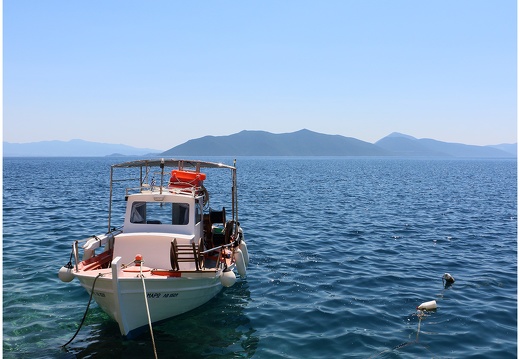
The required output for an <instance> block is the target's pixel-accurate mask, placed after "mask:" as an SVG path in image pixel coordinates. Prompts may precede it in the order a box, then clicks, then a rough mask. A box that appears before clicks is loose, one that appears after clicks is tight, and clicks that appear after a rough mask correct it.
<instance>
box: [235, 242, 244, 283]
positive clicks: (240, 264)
mask: <svg viewBox="0 0 520 359" xmlns="http://www.w3.org/2000/svg"><path fill="white" fill-rule="evenodd" d="M235 264H236V266H237V272H238V274H240V277H242V278H245V276H246V263H245V261H244V254H243V253H242V251H241V250H240V249H239V248H237V249H236V250H235Z"/></svg>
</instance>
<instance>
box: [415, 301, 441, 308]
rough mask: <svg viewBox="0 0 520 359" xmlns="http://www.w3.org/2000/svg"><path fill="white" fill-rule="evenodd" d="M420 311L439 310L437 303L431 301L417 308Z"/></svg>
mask: <svg viewBox="0 0 520 359" xmlns="http://www.w3.org/2000/svg"><path fill="white" fill-rule="evenodd" d="M417 309H419V310H434V309H437V302H436V301H435V300H430V301H429V302H424V303H422V304H421V305H419V306H418V307H417Z"/></svg>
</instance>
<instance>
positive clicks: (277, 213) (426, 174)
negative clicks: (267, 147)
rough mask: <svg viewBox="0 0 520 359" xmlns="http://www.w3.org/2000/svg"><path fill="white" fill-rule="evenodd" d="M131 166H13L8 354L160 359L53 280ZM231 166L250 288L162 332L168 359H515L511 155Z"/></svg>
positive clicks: (7, 182)
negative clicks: (116, 176)
mask: <svg viewBox="0 0 520 359" xmlns="http://www.w3.org/2000/svg"><path fill="white" fill-rule="evenodd" d="M130 159H133V158H115V157H99V158H81V157H76V158H4V159H3V246H2V247H3V258H2V265H3V266H2V269H3V271H2V273H3V348H2V350H3V353H2V354H3V357H4V358H112V359H113V358H126V359H130V358H153V357H154V345H153V341H152V338H151V335H150V333H145V334H143V335H142V336H140V337H138V338H136V339H135V340H127V339H123V338H122V337H121V335H120V333H119V329H118V325H117V324H116V323H115V322H114V321H113V320H111V319H110V318H109V317H108V316H107V315H106V314H105V313H104V312H103V311H102V310H101V309H100V308H99V307H98V306H97V304H95V303H94V302H93V303H92V304H91V305H90V307H89V309H88V310H86V309H87V304H88V302H89V295H88V294H87V292H86V291H85V290H84V289H83V288H82V287H81V286H80V285H79V282H78V281H77V280H74V281H72V282H70V283H63V282H61V281H60V280H59V279H58V276H57V273H58V270H59V269H60V267H61V266H63V265H65V264H66V263H67V262H68V261H69V258H70V251H71V244H72V242H73V241H75V240H80V239H84V238H86V237H89V236H92V235H95V234H102V233H105V232H106V230H107V212H108V197H109V186H108V184H109V174H110V165H112V164H115V163H118V162H124V161H128V160H130ZM200 159H203V160H212V161H216V162H223V163H227V164H232V163H233V158H227V157H218V158H208V157H204V158H200ZM236 160H237V162H236V166H237V168H238V196H239V208H238V210H239V221H240V223H241V225H242V227H243V229H244V238H245V240H246V242H247V246H248V250H249V254H250V263H249V267H248V272H247V278H245V279H240V280H238V281H237V283H236V284H235V285H234V286H233V287H231V288H226V289H224V290H222V291H221V292H220V293H219V294H218V295H217V296H216V297H215V298H214V299H213V300H212V301H211V302H209V303H207V304H205V305H203V306H202V307H199V308H197V309H196V310H193V311H191V312H189V313H187V314H184V315H182V316H180V317H177V318H173V319H171V320H168V321H166V322H163V323H161V324H158V325H156V326H154V328H153V334H154V342H155V350H156V352H157V356H158V358H298V359H299V358H328V359H329V358H516V357H517V354H518V342H517V339H518V336H517V334H518V326H517V325H518V322H517V310H518V309H517V308H518V307H517V299H518V297H517V293H518V292H517V286H518V276H517V264H518V256H517V253H518V252H517V248H518V242H517V235H518V217H517V183H518V182H517V161H516V159H445V158H443V159H440V158H439V159H432V158H396V157H392V158H388V157H385V158H382V157H368V158H367V157H238V158H236ZM206 182H207V183H210V182H211V177H210V176H208V179H207V180H206ZM210 195H211V191H210ZM115 196H120V198H122V196H123V194H122V193H120V194H115ZM217 197H218V196H217ZM121 202H123V201H121ZM214 202H215V201H214ZM215 205H216V204H215ZM113 222H115V223H113V224H114V225H117V224H121V223H122V221H121V220H120V219H118V218H114V219H113ZM445 273H449V274H451V276H452V277H453V278H454V279H455V282H454V283H452V284H449V283H447V282H445V281H443V275H444V274H445ZM431 300H435V301H436V303H437V308H436V310H432V311H421V310H417V307H418V306H419V305H420V304H421V303H423V302H427V301H431ZM136 310H138V309H136ZM85 313H86V316H85V320H84V323H83V324H82V325H81V328H80V323H81V321H82V318H83V317H84V315H85ZM78 328H80V330H79V332H78V334H77V336H76V337H75V339H74V340H73V341H72V342H71V343H70V344H68V345H67V346H65V347H64V346H63V345H64V344H66V343H67V342H68V341H69V340H70V339H71V338H72V337H73V335H74V333H75V332H76V331H77V330H78Z"/></svg>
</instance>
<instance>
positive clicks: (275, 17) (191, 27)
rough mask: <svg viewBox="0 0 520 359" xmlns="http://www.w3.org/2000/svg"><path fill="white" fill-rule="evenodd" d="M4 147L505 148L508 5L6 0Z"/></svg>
mask: <svg viewBox="0 0 520 359" xmlns="http://www.w3.org/2000/svg"><path fill="white" fill-rule="evenodd" d="M3 17H4V19H3V21H4V29H3V31H4V33H3V35H4V42H3V46H4V48H3V61H4V74H3V75H4V103H3V105H4V123H3V137H4V141H8V142H33V141H43V140H54V139H56V140H70V139H75V138H80V139H84V140H88V141H97V142H106V143H123V144H128V145H131V146H136V147H147V148H154V149H163V150H165V149H169V148H171V147H174V146H176V145H179V144H181V143H183V142H185V141H187V140H189V139H192V138H198V137H202V136H205V135H229V134H233V133H236V132H239V131H241V130H265V131H269V132H273V133H284V132H293V131H297V130H299V129H302V128H307V129H310V130H313V131H316V132H321V133H327V134H339V135H343V136H349V137H355V138H358V139H360V140H364V141H368V142H375V141H377V140H379V139H380V138H382V137H384V136H386V135H388V134H389V133H391V132H394V131H397V132H402V133H405V134H408V135H411V136H414V137H417V138H424V137H428V138H435V139H438V140H441V141H448V142H460V143H467V144H476V145H488V144H499V143H513V142H516V141H517V115H516V109H517V108H516V103H517V58H516V57H517V52H516V51H517V28H516V19H517V3H516V1H515V0H500V1H493V0H457V1H453V0H425V1H423V0H420V1H418V0H392V1H388V0H338V1H332V0H325V1H304V0H283V1H279V0H264V1H259V0H257V1H254V0H253V1H224V0H222V1H172V0H154V1H132V0H125V1H116V0H97V1H96V0H93V1H69V0H60V1H53V0H45V1H38V0H31V1H29V0H4V2H3Z"/></svg>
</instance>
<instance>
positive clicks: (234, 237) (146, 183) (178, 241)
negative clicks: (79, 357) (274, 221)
mask: <svg viewBox="0 0 520 359" xmlns="http://www.w3.org/2000/svg"><path fill="white" fill-rule="evenodd" d="M204 169H208V170H207V171H208V172H212V171H216V170H213V169H223V170H228V171H230V175H231V176H230V183H225V184H224V183H220V184H219V188H220V189H228V188H230V189H231V191H230V193H229V194H228V195H226V197H227V199H228V201H227V203H226V204H228V205H229V204H230V206H231V208H229V207H228V208H225V207H220V206H219V207H218V208H219V209H218V210H212V209H211V207H210V204H209V193H208V191H207V190H206V187H205V186H204V181H205V180H206V177H207V174H206V173H204V172H202V171H204ZM119 173H122V175H118V174H119ZM216 178H219V179H221V178H225V177H223V176H215V179H216ZM236 178H237V177H236V167H235V164H233V166H230V165H225V164H221V163H213V162H205V161H194V160H174V159H171V160H164V159H158V160H154V159H152V160H139V161H132V162H125V163H121V164H116V165H113V166H112V167H111V170H110V200H109V210H108V231H107V233H105V234H101V235H97V236H93V237H90V238H87V239H85V240H84V241H83V242H82V241H75V242H73V244H72V252H71V259H70V260H69V263H67V264H66V265H65V266H63V267H62V268H61V269H60V270H59V273H58V276H59V278H60V279H61V280H62V281H64V282H70V281H71V280H73V279H74V277H75V278H77V279H78V280H79V282H80V283H81V285H82V286H83V287H84V288H85V289H86V290H87V292H88V293H89V294H90V295H91V299H92V298H93V299H94V300H95V301H96V302H97V304H98V305H99V306H100V307H101V308H102V309H103V310H104V311H105V312H106V313H107V314H108V315H109V316H110V317H111V318H113V319H114V320H115V321H117V323H118V324H119V328H120V330H121V334H122V335H123V336H126V337H133V336H135V335H137V334H139V333H141V332H142V331H143V330H146V329H147V328H150V329H152V325H153V323H157V322H160V321H163V320H166V319H168V318H171V317H174V316H176V315H179V314H182V313H186V312H188V311H190V310H192V309H195V308H197V307H199V306H201V305H202V304H205V303H207V302H208V301H210V300H211V299H212V298H213V297H215V295H216V294H217V293H219V292H220V291H221V289H222V288H223V287H229V286H232V285H233V284H234V283H235V281H236V275H235V273H234V272H235V271H236V272H237V273H238V274H239V275H240V276H241V277H245V276H246V268H247V265H248V262H249V255H248V251H247V246H246V242H245V240H244V234H243V231H242V228H241V227H240V224H239V222H238V198H237V183H236ZM207 179H208V182H209V181H210V180H211V178H209V175H208V178H207ZM130 180H133V181H134V185H133V186H131V187H126V184H125V181H130ZM137 181H138V182H137ZM226 182H228V181H226ZM229 184H231V185H230V186H229ZM118 187H119V188H120V189H121V190H122V191H123V190H124V191H125V194H124V199H125V200H126V211H125V215H124V222H123V225H122V226H121V227H119V228H114V227H113V225H112V214H113V212H116V207H117V206H116V205H115V203H116V200H117V198H119V199H120V201H119V202H122V200H123V196H121V197H115V196H114V195H113V193H114V192H115V190H116V189H117V188H118ZM219 193H220V192H219ZM113 197H114V198H115V199H114V198H113ZM121 207H122V206H121ZM81 252H82V253H81ZM80 256H82V257H81V258H80ZM73 262H74V263H73Z"/></svg>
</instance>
